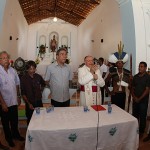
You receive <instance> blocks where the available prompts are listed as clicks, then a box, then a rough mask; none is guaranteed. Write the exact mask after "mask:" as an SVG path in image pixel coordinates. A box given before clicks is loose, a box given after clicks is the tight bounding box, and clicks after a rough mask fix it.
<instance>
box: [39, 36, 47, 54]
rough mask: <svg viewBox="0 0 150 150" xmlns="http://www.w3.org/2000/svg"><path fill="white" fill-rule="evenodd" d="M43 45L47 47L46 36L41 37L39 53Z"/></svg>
mask: <svg viewBox="0 0 150 150" xmlns="http://www.w3.org/2000/svg"><path fill="white" fill-rule="evenodd" d="M41 45H44V46H46V36H45V35H40V37H39V43H38V52H39V47H40V46H41Z"/></svg>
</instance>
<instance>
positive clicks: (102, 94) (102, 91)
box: [100, 87, 105, 105]
mask: <svg viewBox="0 0 150 150" xmlns="http://www.w3.org/2000/svg"><path fill="white" fill-rule="evenodd" d="M100 89H101V96H102V105H103V104H104V89H105V88H104V87H100Z"/></svg>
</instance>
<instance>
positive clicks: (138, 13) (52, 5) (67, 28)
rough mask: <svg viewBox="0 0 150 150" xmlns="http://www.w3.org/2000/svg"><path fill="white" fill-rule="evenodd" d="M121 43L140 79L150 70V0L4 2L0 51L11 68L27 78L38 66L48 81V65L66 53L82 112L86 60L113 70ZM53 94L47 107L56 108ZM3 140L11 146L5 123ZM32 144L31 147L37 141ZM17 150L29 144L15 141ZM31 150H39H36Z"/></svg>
mask: <svg viewBox="0 0 150 150" xmlns="http://www.w3.org/2000/svg"><path fill="white" fill-rule="evenodd" d="M120 41H121V42H122V43H123V45H124V48H123V51H125V52H127V53H128V54H129V56H132V64H131V59H130V58H129V61H128V62H126V63H125V65H124V66H125V68H126V69H129V70H130V69H131V65H132V74H133V75H135V74H136V73H137V72H138V66H139V63H140V62H141V61H145V62H146V63H147V68H148V70H149V69H150V59H149V58H150V1H149V0H1V1H0V51H7V52H8V54H10V59H11V60H10V63H11V65H12V66H13V67H14V68H15V69H16V70H17V72H18V74H23V73H24V71H25V63H26V62H27V61H29V60H33V61H35V63H36V64H37V73H38V74H40V75H41V76H42V77H43V78H45V74H46V70H47V67H48V65H50V64H52V63H54V62H55V61H56V52H57V50H58V49H60V48H66V50H67V64H69V65H70V67H71V72H72V82H71V89H70V91H69V92H70V98H71V105H72V106H73V107H75V106H77V107H78V106H79V101H80V91H79V83H78V68H79V67H80V65H82V64H83V63H84V58H85V56H93V58H95V59H96V60H97V59H99V58H100V57H102V58H104V63H105V64H107V63H108V58H109V56H110V54H112V53H114V52H116V51H117V50H118V44H119V43H120ZM49 93H50V89H49V88H48V87H46V88H45V89H44V91H43V94H42V101H43V103H44V106H45V107H46V106H47V105H48V104H49V103H50V97H49ZM107 100H108V97H105V102H107ZM24 107H25V106H24V102H23V101H22V104H21V106H19V130H20V132H21V134H22V135H23V136H24V137H26V138H29V137H27V136H26V132H27V126H26V117H25V112H24ZM62 113H64V114H65V113H67V112H62ZM149 113H150V112H149ZM70 116H71V115H70ZM71 117H74V116H71ZM65 119H66V118H65ZM149 124H150V121H149V120H147V127H146V132H145V134H144V135H145V136H146V135H147V132H148V130H149V129H148V128H149V126H150V125H149ZM89 126H90V125H89ZM81 128H82V127H81ZM114 128H115V127H114ZM118 128H119V127H118ZM35 130H36V128H35ZM37 130H38V129H37ZM69 130H71V128H70V129H69ZM118 130H119V129H118ZM91 131H92V130H91ZM99 132H100V131H99ZM126 134H128V133H126ZM73 136H75V135H73ZM85 136H86V134H85ZM0 137H1V138H0V141H1V142H2V143H3V144H5V145H7V142H6V141H5V137H4V133H3V129H2V125H1V123H0ZM112 137H113V136H112ZM39 138H40V135H39ZM74 138H77V139H78V138H79V137H78V136H77V137H76V136H75V137H74ZM30 140H31V141H30ZM106 140H107V139H106ZM29 141H30V143H31V142H32V138H31V139H30V138H29ZM33 141H34V138H33ZM52 141H53V140H52ZM52 141H50V142H52ZM84 142H85V141H84V140H83V143H84ZM89 142H90V141H89ZM72 143H75V142H74V141H73V142H72ZM15 144H16V147H14V148H11V149H12V150H13V149H14V150H23V149H24V148H25V142H23V143H21V142H18V141H15ZM60 144H63V143H60ZM65 144H66V145H67V144H68V143H67V142H66V143H64V145H65ZM80 144H81V142H80ZM88 144H89V143H87V145H88ZM135 145H136V144H135ZM149 147H150V142H145V143H144V142H143V141H142V139H140V140H139V148H138V150H148V149H149ZM134 148H135V147H134ZM27 149H29V147H28V148H27ZM46 149H47V148H46V147H45V150H46ZM54 149H55V148H54ZM108 149H109V148H108ZM112 149H113V148H112ZM30 150H33V148H32V147H30ZM62 150H64V149H62ZM66 150H69V149H66ZM70 150H71V149H70ZM72 150H74V149H72ZM81 150H84V148H83V149H82V148H81ZM104 150H105V149H104ZM109 150H111V149H109ZM116 150H121V149H119V148H118V149H116ZM125 150H130V149H128V148H127V147H126V148H125ZM131 150H134V149H131Z"/></svg>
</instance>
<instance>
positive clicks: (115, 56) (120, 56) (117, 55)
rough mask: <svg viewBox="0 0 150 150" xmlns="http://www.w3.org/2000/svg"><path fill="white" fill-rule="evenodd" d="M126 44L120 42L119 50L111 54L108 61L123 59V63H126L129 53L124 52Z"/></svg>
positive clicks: (113, 61) (114, 61)
mask: <svg viewBox="0 0 150 150" xmlns="http://www.w3.org/2000/svg"><path fill="white" fill-rule="evenodd" d="M123 49H124V44H122V42H121V41H120V43H119V44H118V52H115V53H113V54H111V55H110V56H109V58H108V61H109V62H111V63H116V62H117V61H123V63H126V62H127V61H128V54H127V53H126V52H123Z"/></svg>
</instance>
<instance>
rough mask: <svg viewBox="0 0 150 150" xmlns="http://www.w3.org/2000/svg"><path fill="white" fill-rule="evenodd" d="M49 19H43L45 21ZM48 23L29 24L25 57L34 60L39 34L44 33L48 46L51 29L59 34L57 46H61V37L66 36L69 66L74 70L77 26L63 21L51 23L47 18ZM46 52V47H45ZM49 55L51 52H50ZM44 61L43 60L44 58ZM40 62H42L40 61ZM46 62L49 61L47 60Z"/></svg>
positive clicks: (75, 66)
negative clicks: (67, 39)
mask: <svg viewBox="0 0 150 150" xmlns="http://www.w3.org/2000/svg"><path fill="white" fill-rule="evenodd" d="M48 20H49V19H47V20H45V21H46V22H47V21H48ZM49 22H50V23H34V24H31V25H29V30H28V42H27V59H32V60H35V59H36V57H37V53H38V48H37V47H38V46H39V42H38V41H39V37H40V35H44V36H45V37H46V46H47V47H49V43H50V39H49V34H50V33H51V32H53V31H55V32H57V33H58V34H59V42H58V43H59V47H60V46H61V37H62V36H68V38H69V43H68V46H69V47H70V49H69V51H70V53H69V56H68V57H69V58H70V59H71V63H70V65H71V67H72V70H73V71H74V70H76V68H77V57H78V56H77V51H78V49H77V27H76V26H74V25H72V24H68V23H67V24H65V23H53V22H52V21H51V20H49ZM47 52H48V48H47ZM48 55H49V54H48ZM50 55H51V54H50ZM44 61H45V60H44ZM41 63H42V62H41ZM47 63H50V61H49V62H47Z"/></svg>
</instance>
